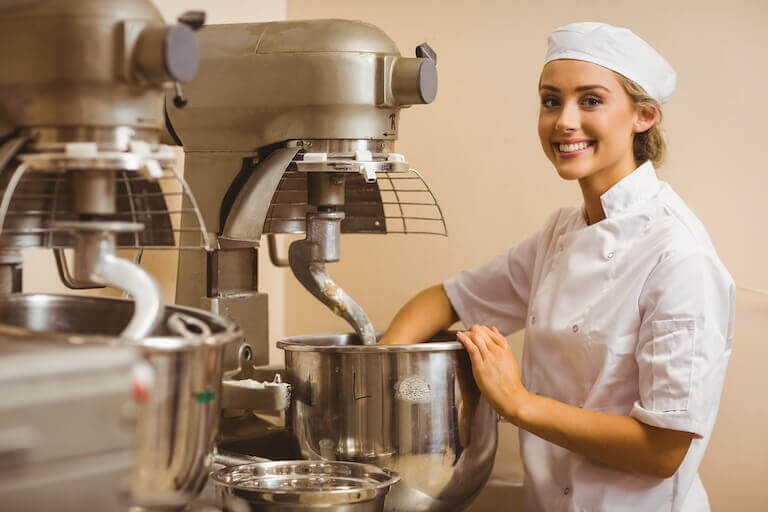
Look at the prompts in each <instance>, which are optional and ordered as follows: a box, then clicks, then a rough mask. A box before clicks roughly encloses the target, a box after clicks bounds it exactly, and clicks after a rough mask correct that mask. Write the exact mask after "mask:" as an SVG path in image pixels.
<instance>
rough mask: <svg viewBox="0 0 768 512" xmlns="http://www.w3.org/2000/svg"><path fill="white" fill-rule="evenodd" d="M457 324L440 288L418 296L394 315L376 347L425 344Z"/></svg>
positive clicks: (436, 286) (436, 287)
mask: <svg viewBox="0 0 768 512" xmlns="http://www.w3.org/2000/svg"><path fill="white" fill-rule="evenodd" d="M456 321H458V316H457V315H456V312H455V311H454V310H453V306H451V301H450V300H449V299H448V295H446V293H445V289H444V288H443V285H442V284H438V285H435V286H431V287H429V288H427V289H425V290H422V291H421V292H419V293H418V294H417V295H416V296H415V297H413V298H412V299H411V300H410V301H408V302H407V303H406V304H405V306H403V307H402V308H401V309H400V311H398V312H397V314H396V315H395V317H394V318H393V319H392V323H391V324H390V325H389V329H387V332H386V333H385V334H384V336H383V337H382V339H381V341H380V343H382V344H385V345H405V344H410V343H419V342H421V341H426V340H428V339H429V338H430V337H432V336H433V335H434V334H435V333H437V332H439V331H441V330H443V329H447V328H448V327H450V326H451V325H453V324H454V323H455V322H456Z"/></svg>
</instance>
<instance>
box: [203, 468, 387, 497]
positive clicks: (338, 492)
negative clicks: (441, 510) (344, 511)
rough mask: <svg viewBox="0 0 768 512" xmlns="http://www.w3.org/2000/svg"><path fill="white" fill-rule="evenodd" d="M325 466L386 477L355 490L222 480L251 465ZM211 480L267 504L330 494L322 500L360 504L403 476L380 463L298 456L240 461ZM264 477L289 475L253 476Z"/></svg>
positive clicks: (216, 473) (383, 492) (377, 494)
mask: <svg viewBox="0 0 768 512" xmlns="http://www.w3.org/2000/svg"><path fill="white" fill-rule="evenodd" d="M295 465H299V466H325V467H347V468H348V467H350V466H352V467H355V468H358V469H360V470H363V471H365V472H367V473H371V474H375V475H379V476H382V477H384V478H385V479H384V480H381V481H372V482H367V484H366V485H365V486H364V487H361V488H353V489H317V490H312V489H298V490H297V489H266V488H265V489H259V488H253V487H244V486H240V485H238V484H239V483H240V482H226V481H224V480H223V478H224V477H225V475H227V474H229V473H232V472H235V471H243V470H247V469H249V468H254V469H261V468H267V469H270V468H278V467H282V466H286V467H290V466H295ZM210 476H211V480H213V482H214V483H215V484H216V485H218V486H221V487H223V488H226V489H228V490H230V491H232V492H234V491H237V492H238V494H239V495H240V496H243V497H246V498H250V499H252V500H258V501H259V502H264V503H269V502H271V503H274V502H282V503H287V502H301V503H306V502H307V498H308V497H309V498H310V499H313V498H314V499H317V500H319V499H322V497H327V498H328V501H327V503H326V502H323V503H326V504H328V505H335V504H345V503H347V504H352V503H359V502H362V501H368V500H371V499H375V498H376V497H378V496H381V495H382V494H385V493H387V492H389V489H390V488H391V487H392V486H393V485H395V484H397V483H398V482H399V481H400V475H399V474H398V473H396V472H395V471H392V470H390V469H387V468H380V467H378V466H375V465H373V464H363V463H360V462H346V461H327V460H304V459H298V460H277V461H268V462H254V463H250V464H241V465H236V466H229V467H226V468H223V469H219V470H217V471H214V472H212V473H211V475H210ZM259 476H261V477H264V478H277V477H280V476H288V475H280V474H265V475H254V477H257V478H258V477H259ZM296 476H298V477H302V476H330V477H333V476H339V477H344V476H349V475H329V474H327V473H318V474H316V475H312V474H303V473H299V474H297V475H296Z"/></svg>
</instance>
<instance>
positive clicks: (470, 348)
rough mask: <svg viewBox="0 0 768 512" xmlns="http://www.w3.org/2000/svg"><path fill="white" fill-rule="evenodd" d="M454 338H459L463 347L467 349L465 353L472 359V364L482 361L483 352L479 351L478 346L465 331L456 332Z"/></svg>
mask: <svg viewBox="0 0 768 512" xmlns="http://www.w3.org/2000/svg"><path fill="white" fill-rule="evenodd" d="M456 339H457V340H459V342H460V343H461V344H462V345H464V348H465V349H467V353H468V354H469V359H470V360H471V361H472V365H473V366H474V365H475V364H476V363H482V362H483V360H484V359H485V358H484V356H483V354H482V353H481V352H480V348H479V347H478V346H477V345H476V344H475V340H473V339H472V338H470V337H469V336H468V335H467V334H466V333H464V332H461V331H459V332H457V333H456Z"/></svg>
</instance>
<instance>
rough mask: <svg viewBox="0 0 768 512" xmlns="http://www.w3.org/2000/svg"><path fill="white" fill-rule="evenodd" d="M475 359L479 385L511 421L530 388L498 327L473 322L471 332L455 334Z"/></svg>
mask: <svg viewBox="0 0 768 512" xmlns="http://www.w3.org/2000/svg"><path fill="white" fill-rule="evenodd" d="M456 338H457V339H458V340H459V341H460V342H461V344H462V345H464V347H465V348H466V349H467V352H468V353H469V358H470V361H472V374H473V375H474V376H475V382H477V387H478V388H480V391H481V392H482V393H483V396H484V397H485V399H486V400H487V401H488V403H489V404H490V405H491V407H493V408H494V409H495V410H496V412H498V413H499V414H501V415H502V416H504V417H505V418H507V419H509V420H512V418H514V416H516V413H517V410H518V408H519V407H520V405H521V404H522V403H523V402H524V401H525V400H526V398H527V397H528V391H527V390H526V389H525V387H524V386H523V383H522V382H521V380H520V370H519V368H518V366H517V360H516V359H515V356H514V354H513V353H512V349H511V348H510V347H509V343H507V339H506V338H505V337H504V336H502V335H501V333H500V332H499V331H498V329H496V327H491V328H488V327H485V326H483V325H473V326H472V328H471V329H470V330H468V331H464V332H458V333H456Z"/></svg>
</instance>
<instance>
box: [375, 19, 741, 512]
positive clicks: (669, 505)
mask: <svg viewBox="0 0 768 512" xmlns="http://www.w3.org/2000/svg"><path fill="white" fill-rule="evenodd" d="M674 86H675V72H674V70H672V68H671V67H670V66H669V64H668V63H667V62H666V60H664V58H663V57H662V56H661V55H659V54H658V53H657V52H656V51H655V50H654V49H653V48H651V47H650V46H649V45H648V44H647V43H646V42H645V41H643V40H642V39H640V38H639V37H638V36H636V35H635V34H633V33H632V32H630V31H629V30H627V29H622V28H617V27H612V26H610V25H605V24H602V23H575V24H571V25H567V26H565V27H561V28H559V29H557V30H555V31H554V32H553V33H552V34H551V35H550V38H549V49H548V52H547V57H546V59H545V65H544V68H543V70H542V72H541V77H540V82H539V94H540V103H541V104H540V110H539V122H538V132H539V138H540V142H541V146H542V148H543V150H544V153H545V154H546V155H547V157H548V158H549V160H550V161H551V162H552V164H553V165H554V167H555V169H556V171H557V173H558V174H559V176H560V177H562V178H563V179H566V180H575V181H578V183H579V186H580V188H581V192H582V196H583V200H584V204H583V206H581V207H565V208H561V209H559V210H557V211H556V212H555V213H554V214H553V215H552V216H550V218H549V219H548V220H547V221H546V222H545V224H544V226H543V227H542V228H541V229H540V230H539V231H538V232H536V233H534V234H533V235H532V236H530V237H529V238H528V239H526V240H524V241H522V242H520V243H518V244H516V245H513V246H511V247H510V248H509V249H508V250H507V251H506V252H504V253H502V254H500V255H498V256H497V257H496V258H494V259H492V260H491V261H489V262H487V263H485V264H483V265H480V266H478V267H476V268H473V269H469V270H465V271H463V272H461V273H460V274H459V275H458V276H456V277H455V278H453V279H449V280H447V281H445V282H444V283H443V284H442V286H440V285H438V286H434V287H432V288H428V289H427V290H425V291H423V292H422V293H420V294H418V295H417V296H416V297H414V298H413V299H412V300H411V301H410V302H409V303H408V304H406V305H405V306H404V307H403V308H402V309H401V310H400V311H399V312H398V313H397V315H396V316H395V318H394V319H393V320H392V323H391V325H390V327H389V329H388V331H387V332H386V334H385V336H384V337H383V339H382V341H381V342H382V343H393V344H394V343H414V342H418V341H421V340H423V339H425V338H428V337H429V336H430V335H431V334H432V333H433V332H436V331H438V330H440V329H444V328H447V327H449V326H450V325H451V323H453V321H454V320H456V319H460V320H461V321H462V322H463V323H464V325H465V326H467V327H470V326H471V327H470V329H469V330H467V331H465V332H463V333H460V334H459V335H458V336H457V338H458V340H459V341H460V342H461V343H462V344H463V345H464V346H465V348H466V350H467V352H468V353H469V356H470V359H471V361H472V372H473V375H474V377H475V381H476V382H477V385H478V387H479V389H480V391H481V392H482V394H483V397H484V398H485V399H486V400H487V401H488V402H489V403H490V404H491V406H492V407H493V408H494V409H495V410H496V411H497V412H498V413H499V414H500V415H502V416H504V417H505V418H507V419H508V420H509V421H510V422H511V423H513V424H515V425H517V426H518V427H519V428H520V449H521V456H522V460H523V464H524V467H525V470H526V482H525V488H524V492H525V501H526V509H527V510H531V511H536V510H595V511H598V510H611V511H613V510H654V511H660V510H667V511H673V512H689V511H693V510H696V511H701V510H708V509H709V503H708V499H707V494H706V491H705V490H704V487H703V485H702V483H701V480H700V479H699V476H698V467H699V464H700V462H701V459H702V457H703V455H704V451H705V449H706V447H707V443H708V442H709V439H710V436H711V434H712V428H713V426H714V422H715V417H716V414H717V410H718V406H719V401H720V395H721V391H722V386H723V380H724V377H725V369H726V366H727V363H728V359H729V356H730V353H731V347H732V344H733V323H734V297H735V288H734V284H733V280H732V279H731V276H730V275H729V274H728V272H727V270H726V269H725V267H724V266H723V265H722V263H721V262H720V259H719V258H718V256H717V253H716V252H715V250H714V248H713V246H712V243H711V241H710V239H709V236H708V234H707V232H706V230H705V229H704V227H703V226H702V224H701V222H699V220H698V219H697V218H696V217H695V215H694V214H693V213H692V212H691V211H690V210H689V209H688V207H687V206H686V205H685V203H684V202H683V200H682V199H681V198H680V197H679V196H678V195H677V194H676V193H675V192H674V191H673V190H672V188H671V187H670V186H669V185H668V184H666V183H664V182H661V181H659V180H658V179H657V177H656V172H655V168H654V163H658V162H659V161H660V160H661V158H662V157H663V153H664V144H663V138H662V137H661V128H660V124H659V123H660V120H661V107H660V105H661V104H662V103H664V102H665V101H666V100H668V99H669V98H670V96H671V95H672V92H673V91H674ZM523 328H524V329H525V343H524V353H523V359H522V362H521V364H520V365H519V366H518V363H517V360H516V358H515V356H514V355H513V353H512V351H511V349H510V347H509V345H508V344H507V342H506V339H505V336H506V335H508V334H510V333H512V332H515V331H518V330H520V329H523Z"/></svg>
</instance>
